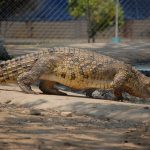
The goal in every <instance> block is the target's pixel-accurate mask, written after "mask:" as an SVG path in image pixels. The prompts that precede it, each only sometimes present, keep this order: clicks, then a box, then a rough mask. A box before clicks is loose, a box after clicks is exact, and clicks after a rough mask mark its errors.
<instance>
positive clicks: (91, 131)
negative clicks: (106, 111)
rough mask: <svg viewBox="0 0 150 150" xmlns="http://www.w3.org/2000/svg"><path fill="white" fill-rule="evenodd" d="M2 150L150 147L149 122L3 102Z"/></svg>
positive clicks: (0, 119)
mask: <svg viewBox="0 0 150 150" xmlns="http://www.w3.org/2000/svg"><path fill="white" fill-rule="evenodd" d="M0 116H1V117H0V149H1V150H31V149H32V150H91V149H93V150H144V149H145V150H149V149H150V123H148V122H145V123H130V122H126V121H121V120H120V121H117V120H113V119H108V118H104V119H96V118H93V117H90V116H86V115H84V116H76V115H74V114H73V115H72V116H71V117H67V116H62V115H61V113H60V112H58V111H54V110H47V111H44V110H32V109H28V108H25V107H18V106H15V105H10V104H0Z"/></svg>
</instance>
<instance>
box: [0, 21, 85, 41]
mask: <svg viewBox="0 0 150 150" xmlns="http://www.w3.org/2000/svg"><path fill="white" fill-rule="evenodd" d="M0 29H1V30H0V31H1V35H2V36H3V37H5V38H86V37H87V25H86V22H85V21H63V22H2V23H1V28H0Z"/></svg>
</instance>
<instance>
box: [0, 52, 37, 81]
mask: <svg viewBox="0 0 150 150" xmlns="http://www.w3.org/2000/svg"><path fill="white" fill-rule="evenodd" d="M38 57H39V54H36V53H35V54H34V53H32V54H28V55H25V56H21V57H17V58H14V59H11V60H7V61H2V62H1V63H0V83H6V82H15V81H16V79H17V77H18V76H19V75H20V74H22V73H23V72H26V71H29V70H30V69H31V68H32V66H33V64H34V63H35V62H36V60H37V59H38Z"/></svg>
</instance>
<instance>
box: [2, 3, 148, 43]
mask: <svg viewBox="0 0 150 150" xmlns="http://www.w3.org/2000/svg"><path fill="white" fill-rule="evenodd" d="M0 35H1V37H2V38H3V39H5V41H19V40H20V41H21V40H22V41H28V42H31V41H32V42H35V41H36V42H37V41H38V43H40V42H42V43H43V42H49V43H66V42H73V43H74V42H75V43H81V42H102V41H104V40H105V41H112V40H114V41H116V40H117V41H119V40H120V39H121V40H125V39H146V40H147V39H149V38H150V1H149V0H42V1H41V0H36V1H35V0H7V1H6V0H1V1H0Z"/></svg>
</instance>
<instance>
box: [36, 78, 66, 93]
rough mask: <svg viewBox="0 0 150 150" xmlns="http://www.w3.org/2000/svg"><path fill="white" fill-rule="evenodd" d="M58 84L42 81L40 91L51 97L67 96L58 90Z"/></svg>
mask: <svg viewBox="0 0 150 150" xmlns="http://www.w3.org/2000/svg"><path fill="white" fill-rule="evenodd" d="M55 83H56V82H52V81H47V80H41V81H40V84H39V89H40V90H41V91H42V92H43V93H44V94H50V95H67V94H66V93H63V92H61V91H59V90H58V89H56V88H55V87H54V85H55Z"/></svg>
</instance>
